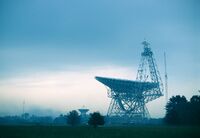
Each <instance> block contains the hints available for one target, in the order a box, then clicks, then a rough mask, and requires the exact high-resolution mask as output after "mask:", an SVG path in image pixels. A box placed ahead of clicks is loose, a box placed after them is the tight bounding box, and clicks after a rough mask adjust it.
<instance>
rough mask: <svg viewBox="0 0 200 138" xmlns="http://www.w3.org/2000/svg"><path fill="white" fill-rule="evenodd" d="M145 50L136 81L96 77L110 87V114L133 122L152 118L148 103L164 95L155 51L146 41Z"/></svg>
mask: <svg viewBox="0 0 200 138" xmlns="http://www.w3.org/2000/svg"><path fill="white" fill-rule="evenodd" d="M142 44H143V45H144V51H143V52H142V54H141V56H142V58H141V63H140V65H139V69H138V72H137V77H136V81H131V80H122V79H113V78H105V77H95V78H96V80H98V81H99V82H101V83H103V84H104V85H105V86H106V87H107V89H108V97H109V98H111V102H110V105H109V109H108V113H107V115H108V116H115V117H120V118H123V119H124V120H126V121H127V122H131V121H134V120H138V119H146V118H150V115H149V112H148V109H147V107H146V103H148V102H150V101H152V100H155V99H157V98H159V97H160V96H162V95H163V84H162V80H161V77H160V73H159V71H158V68H157V65H156V62H155V58H154V56H153V52H152V51H151V48H150V47H149V43H147V42H146V41H144V42H143V43H142Z"/></svg>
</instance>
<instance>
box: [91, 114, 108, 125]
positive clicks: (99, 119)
mask: <svg viewBox="0 0 200 138" xmlns="http://www.w3.org/2000/svg"><path fill="white" fill-rule="evenodd" d="M104 123H105V121H104V116H102V115H101V114H100V113H99V112H94V113H92V114H90V118H89V121H88V124H89V125H91V126H93V127H95V128H96V127H97V126H98V125H104Z"/></svg>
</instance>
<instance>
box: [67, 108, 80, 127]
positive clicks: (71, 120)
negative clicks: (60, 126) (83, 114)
mask: <svg viewBox="0 0 200 138" xmlns="http://www.w3.org/2000/svg"><path fill="white" fill-rule="evenodd" d="M67 123H68V124H70V125H72V126H74V125H77V124H79V123H80V116H79V114H78V112H77V111H76V110H72V111H71V112H69V114H68V115H67Z"/></svg>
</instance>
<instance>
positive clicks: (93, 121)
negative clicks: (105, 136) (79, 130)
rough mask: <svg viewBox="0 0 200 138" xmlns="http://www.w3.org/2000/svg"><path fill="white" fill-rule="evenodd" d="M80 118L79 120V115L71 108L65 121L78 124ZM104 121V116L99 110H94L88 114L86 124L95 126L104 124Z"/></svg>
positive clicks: (72, 124) (73, 124)
mask: <svg viewBox="0 0 200 138" xmlns="http://www.w3.org/2000/svg"><path fill="white" fill-rule="evenodd" d="M80 120H81V118H80V115H79V114H78V112H77V111H76V110H72V111H71V112H69V113H68V115H67V123H68V124H69V125H71V126H75V125H78V124H80ZM104 123H105V120H104V116H102V115H101V114H100V113H99V112H94V113H91V114H90V117H89V120H88V125H90V126H93V127H95V128H96V127H97V126H99V125H104Z"/></svg>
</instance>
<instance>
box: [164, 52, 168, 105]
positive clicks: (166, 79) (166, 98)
mask: <svg viewBox="0 0 200 138" xmlns="http://www.w3.org/2000/svg"><path fill="white" fill-rule="evenodd" d="M164 64H165V101H166V103H167V102H168V75H167V61H166V54H165V53H164Z"/></svg>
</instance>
